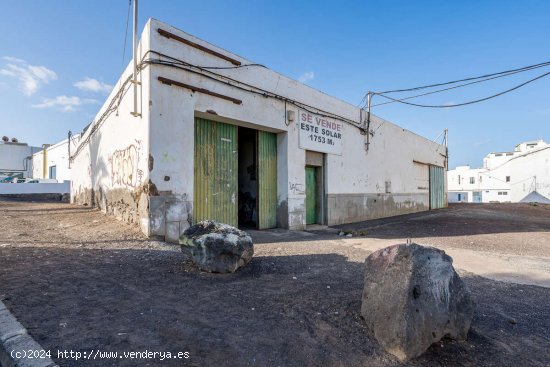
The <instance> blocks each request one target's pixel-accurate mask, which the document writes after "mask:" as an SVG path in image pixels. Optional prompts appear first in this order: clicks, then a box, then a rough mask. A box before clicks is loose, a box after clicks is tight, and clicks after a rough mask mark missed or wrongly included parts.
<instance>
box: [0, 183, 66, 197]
mask: <svg viewBox="0 0 550 367" xmlns="http://www.w3.org/2000/svg"><path fill="white" fill-rule="evenodd" d="M69 192H70V182H69V181H65V182H61V183H0V195H21V194H68V193H69Z"/></svg>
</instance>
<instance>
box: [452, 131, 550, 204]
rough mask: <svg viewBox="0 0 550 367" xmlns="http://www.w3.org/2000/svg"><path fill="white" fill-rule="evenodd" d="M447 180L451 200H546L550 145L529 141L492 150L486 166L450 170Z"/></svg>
mask: <svg viewBox="0 0 550 367" xmlns="http://www.w3.org/2000/svg"><path fill="white" fill-rule="evenodd" d="M447 182H448V185H449V186H448V198H449V202H450V203H452V202H467V203H492V202H500V203H504V202H512V203H517V202H521V201H524V199H525V200H526V201H538V202H545V201H546V200H548V198H550V145H549V144H547V143H545V142H544V141H543V140H537V141H529V142H523V143H521V144H518V145H516V147H515V149H514V151H512V152H499V153H490V154H488V155H487V156H486V157H485V158H484V159H483V168H474V169H472V168H470V167H469V166H459V167H456V168H455V169H454V170H449V171H448V172H447ZM533 193H536V194H537V195H534V194H533Z"/></svg>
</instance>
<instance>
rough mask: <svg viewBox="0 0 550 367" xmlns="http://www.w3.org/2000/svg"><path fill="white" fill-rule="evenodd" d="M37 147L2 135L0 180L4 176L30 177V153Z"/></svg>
mask: <svg viewBox="0 0 550 367" xmlns="http://www.w3.org/2000/svg"><path fill="white" fill-rule="evenodd" d="M39 150H40V148H39V147H31V146H29V145H28V144H27V143H19V142H18V141H17V139H15V138H13V139H11V141H10V139H8V138H7V137H4V138H3V139H2V141H0V180H1V179H4V178H6V177H17V178H30V177H32V155H33V154H34V153H35V152H37V151H39Z"/></svg>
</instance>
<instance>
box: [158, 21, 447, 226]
mask: <svg viewBox="0 0 550 367" xmlns="http://www.w3.org/2000/svg"><path fill="white" fill-rule="evenodd" d="M150 27H151V41H150V42H151V47H152V49H153V50H157V51H159V52H161V53H163V54H166V55H170V56H171V57H174V58H177V59H182V60H185V61H186V62H189V63H190V64H194V65H205V66H206V65H207V66H219V67H227V66H231V64H229V63H228V62H227V61H225V60H222V59H220V58H218V57H215V56H212V55H210V54H208V53H205V52H204V51H201V50H198V49H196V48H192V47H189V46H186V45H184V44H182V43H180V42H177V41H175V40H173V39H168V38H166V37H163V36H161V35H160V34H159V33H158V31H157V29H158V28H161V29H163V30H166V31H168V32H171V33H173V34H176V35H177V36H180V37H183V38H185V39H187V40H190V41H192V42H194V43H197V44H199V45H202V46H204V47H207V48H209V49H211V50H214V51H216V52H219V53H221V54H224V55H227V56H230V57H232V58H235V59H237V60H239V61H240V62H242V63H243V64H249V63H251V61H249V60H246V59H244V58H242V57H239V56H237V55H234V54H231V53H229V52H227V51H225V50H223V49H221V48H219V47H216V46H214V45H211V44H209V43H207V42H204V41H202V40H200V39H198V38H196V37H194V36H192V35H189V34H186V33H184V32H182V31H180V30H178V29H176V28H173V27H171V26H169V25H166V24H163V23H161V22H158V21H156V20H152V21H151V23H150ZM149 70H150V73H151V84H150V90H151V99H150V103H149V106H150V113H151V136H150V148H151V152H150V154H151V156H152V157H153V159H154V168H153V169H152V171H151V173H150V174H151V176H150V179H151V181H152V182H154V184H155V185H156V187H157V189H158V192H159V194H160V195H159V197H156V198H152V199H151V200H152V201H151V202H153V201H156V202H158V203H157V204H158V205H157V204H156V205H155V208H156V212H152V213H151V223H152V225H151V233H152V234H158V235H162V234H163V233H171V236H172V235H174V236H175V235H176V234H177V233H178V232H181V231H183V230H184V229H185V228H186V227H187V226H188V225H189V223H190V222H191V215H192V205H193V203H192V200H193V152H194V145H193V144H194V142H193V139H194V137H193V129H194V118H195V116H199V117H204V118H208V119H211V120H215V121H220V122H226V123H230V124H235V125H238V126H245V127H251V128H254V129H259V130H266V131H271V132H275V133H277V134H278V138H277V142H278V163H277V164H278V182H277V190H278V192H277V196H278V203H279V209H278V218H279V220H278V224H279V226H281V227H286V228H290V229H302V228H304V227H305V168H304V167H305V150H304V149H301V148H300V147H299V137H298V136H299V134H298V133H299V127H298V124H297V123H296V122H294V123H291V124H290V125H289V126H287V125H286V124H285V122H286V119H285V102H284V101H281V100H277V99H275V98H267V97H265V96H262V95H258V94H254V93H250V92H248V91H243V90H241V89H239V88H236V87H233V86H228V85H225V84H223V83H220V82H219V81H216V80H213V79H211V78H208V77H205V76H203V75H198V74H195V73H191V72H188V71H183V70H178V69H175V68H169V67H166V66H157V65H154V66H151V68H150V69H149ZM215 72H216V73H217V74H219V75H221V76H222V77H221V78H223V77H229V78H232V79H234V80H236V81H238V82H232V83H234V84H235V85H239V86H246V88H254V87H258V88H261V89H263V90H267V91H269V92H272V93H276V94H279V95H282V96H284V97H285V98H287V99H288V100H290V101H299V102H301V103H303V104H307V105H309V106H313V107H314V108H317V109H321V110H325V111H329V112H330V113H331V114H335V115H338V116H341V117H343V118H345V119H348V120H351V121H353V122H355V123H357V124H360V123H361V122H363V121H364V116H363V114H362V113H361V111H360V110H359V109H358V108H357V107H355V106H353V105H350V104H348V103H346V102H343V101H340V100H338V99H336V98H333V97H330V96H328V95H326V94H324V93H322V92H319V91H317V90H314V89H312V88H310V87H308V86H306V85H303V84H300V83H299V82H297V81H295V80H292V79H290V78H287V77H285V76H282V75H280V74H278V73H276V72H274V71H271V70H269V69H267V68H263V67H258V66H248V67H241V68H236V69H218V70H215ZM204 74H207V73H204ZM158 77H164V78H168V79H172V80H175V81H178V82H181V83H185V84H188V85H192V86H200V87H201V88H204V89H207V90H209V91H212V92H215V93H219V94H223V95H226V96H230V97H232V98H237V99H240V100H242V104H240V105H237V104H234V103H232V102H230V101H227V100H224V99H221V98H218V97H214V96H210V95H208V94H204V93H198V92H197V93H195V92H193V91H191V90H189V89H186V88H181V87H177V86H174V85H172V86H169V85H165V84H162V83H160V82H159V81H158ZM217 78H220V77H217ZM286 110H287V111H294V113H295V116H298V113H299V111H300V110H301V108H299V107H297V106H296V105H294V104H292V103H290V102H288V103H286ZM371 129H372V131H374V136H372V137H371V145H370V150H369V152H366V151H365V148H364V147H365V139H366V137H365V135H361V134H360V131H359V129H358V128H357V127H355V126H353V125H351V124H348V123H344V131H343V134H344V140H345V143H344V147H343V152H342V155H333V154H327V155H326V157H327V158H326V167H325V172H326V180H327V182H326V199H327V203H326V205H325V206H326V208H327V209H326V210H327V215H328V218H327V222H328V224H335V223H344V222H350V221H356V220H364V219H369V218H377V217H382V216H387V215H395V214H402V213H408V212H413V211H418V210H426V209H428V203H429V201H428V199H429V198H428V187H427V186H426V185H425V184H422V185H419V184H418V182H417V177H416V175H417V170H416V169H415V163H414V162H413V161H414V160H417V161H419V162H423V163H427V164H434V165H438V166H445V147H443V146H439V145H438V144H436V143H434V142H431V141H429V140H427V139H425V138H422V137H420V136H418V135H415V134H413V133H411V132H409V131H407V130H404V129H402V128H400V127H398V126H396V125H394V124H392V123H390V122H387V121H383V120H382V119H379V118H377V117H376V116H374V117H373V119H372V125H371ZM426 167H427V166H426ZM424 172H425V173H426V177H425V181H427V180H428V176H427V174H428V170H427V168H426V169H425V170H424ZM387 183H388V184H389V186H390V187H391V189H390V191H389V192H386V187H387ZM165 203H169V204H168V205H166V204H165ZM152 209H153V208H152ZM174 213H179V214H178V215H180V214H181V215H180V216H178V215H171V214H174ZM169 217H170V219H169Z"/></svg>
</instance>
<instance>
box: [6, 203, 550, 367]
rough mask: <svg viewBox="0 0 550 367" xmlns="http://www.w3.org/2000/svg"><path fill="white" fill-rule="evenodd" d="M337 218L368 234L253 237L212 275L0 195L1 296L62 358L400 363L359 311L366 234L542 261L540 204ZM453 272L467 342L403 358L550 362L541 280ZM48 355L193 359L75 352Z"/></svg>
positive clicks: (548, 316)
mask: <svg viewBox="0 0 550 367" xmlns="http://www.w3.org/2000/svg"><path fill="white" fill-rule="evenodd" d="M344 227H345V229H346V230H354V229H355V230H357V229H366V230H367V231H368V235H367V237H366V238H352V239H349V240H348V239H342V238H341V237H338V236H335V235H334V234H330V233H327V232H326V231H320V232H317V233H304V232H298V233H291V234H289V233H288V232H285V231H272V232H264V233H257V232H254V236H255V240H256V242H257V245H256V254H255V257H254V259H253V260H252V262H251V264H250V265H249V266H248V267H247V268H245V269H242V271H239V272H237V273H235V274H232V275H219V274H218V275H215V274H203V273H200V272H198V271H197V270H196V269H194V268H193V267H192V266H191V265H189V264H188V263H186V259H185V258H184V256H183V255H182V254H181V252H180V251H179V248H178V247H177V246H173V245H167V244H164V243H162V242H154V241H147V240H146V239H145V238H144V237H143V236H142V235H141V234H140V233H139V232H138V231H137V229H136V228H135V227H133V226H131V225H127V224H125V223H121V222H118V221H116V220H114V219H112V218H109V217H106V216H104V215H103V214H101V213H99V212H97V211H94V210H90V209H88V208H83V207H77V206H71V205H69V204H51V203H21V202H0V228H1V233H0V299H2V300H3V302H4V303H5V304H6V306H8V308H9V309H10V310H11V311H12V312H13V314H14V315H15V316H16V317H18V319H19V320H20V321H21V323H23V325H25V326H26V327H27V328H28V330H29V332H30V333H31V334H32V335H33V336H34V337H35V339H36V340H37V341H38V342H39V343H40V344H42V346H43V347H44V348H45V349H49V350H51V351H52V357H53V358H54V360H55V361H56V362H57V363H59V364H60V365H61V366H106V365H107V366H112V365H116V366H157V365H162V366H164V365H170V366H181V365H189V366H399V365H400V364H399V363H397V362H396V361H395V360H394V359H393V358H392V357H391V356H390V355H388V354H386V353H385V352H384V351H383V350H382V349H381V348H380V347H379V346H378V345H377V343H376V341H375V340H373V339H371V338H369V336H368V333H367V330H366V328H365V326H364V324H363V322H362V320H361V318H360V301H361V291H362V273H363V264H362V263H363V261H364V259H365V257H366V256H368V254H369V253H370V251H369V250H368V248H369V247H368V246H367V245H366V244H368V243H370V242H369V241H371V242H372V241H374V242H376V241H378V242H380V241H382V242H381V243H385V242H384V241H388V242H392V243H393V242H400V241H401V239H403V238H413V239H415V240H416V241H417V242H419V243H430V244H433V245H437V246H438V247H442V248H444V249H446V250H453V251H454V250H456V251H459V250H460V251H482V252H480V253H483V254H485V253H494V254H495V256H496V255H498V256H501V255H507V256H508V255H509V256H512V255H514V256H517V255H522V256H524V255H528V256H530V257H533V258H536V259H537V261H538V262H539V263H541V262H542V263H544V262H546V264H548V263H550V242H549V241H550V209H549V208H548V207H542V206H537V207H533V206H529V205H479V206H454V207H451V208H450V209H446V210H440V211H437V212H433V213H428V214H420V215H410V216H405V217H399V218H392V219H387V220H379V221H371V222H368V223H361V224H356V225H353V226H344ZM363 242H364V243H365V246H362V243H363ZM378 242H377V243H378ZM455 264H456V263H455ZM539 270H540V269H539ZM540 271H542V272H544V271H545V268H544V269H542V270H540ZM461 275H462V276H463V278H464V280H465V282H466V283H467V284H468V286H469V287H470V289H471V290H472V293H473V295H474V298H475V301H476V303H477V309H476V312H475V315H474V320H473V324H472V328H471V331H470V334H469V338H468V340H467V341H461V342H457V341H451V340H445V341H443V342H441V343H438V344H436V345H433V346H432V347H431V348H430V349H429V351H428V352H427V353H426V354H425V355H423V356H422V357H420V358H419V359H416V360H414V361H413V362H411V363H410V364H409V365H411V366H546V367H548V366H549V365H550V364H549V361H550V348H549V346H550V289H549V288H545V287H538V286H531V285H519V284H513V283H505V282H499V281H495V280H491V279H487V278H483V277H479V276H477V275H474V274H472V273H468V272H463V271H461ZM57 350H67V351H69V350H73V351H79V352H82V353H84V352H86V353H90V352H92V351H94V352H95V351H97V350H101V351H116V352H124V351H126V352H128V351H145V350H147V351H164V352H165V351H170V352H172V353H176V352H180V351H181V352H185V351H187V352H189V355H190V358H189V359H184V360H175V359H172V360H164V361H160V360H159V359H158V358H157V359H141V360H135V359H134V360H132V359H116V360H115V359H111V360H106V359H103V360H86V361H83V360H79V361H76V360H74V359H62V358H56V357H57Z"/></svg>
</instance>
